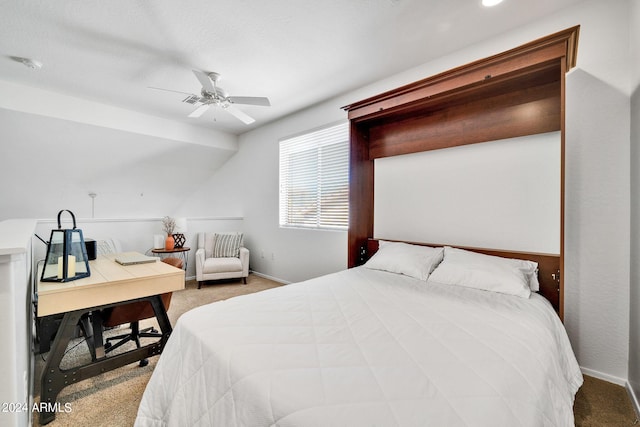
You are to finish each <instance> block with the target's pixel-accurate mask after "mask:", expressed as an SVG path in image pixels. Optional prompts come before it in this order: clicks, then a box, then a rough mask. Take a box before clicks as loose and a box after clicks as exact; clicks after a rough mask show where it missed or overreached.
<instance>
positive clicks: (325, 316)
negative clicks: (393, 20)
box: [136, 27, 582, 427]
mask: <svg viewBox="0 0 640 427" xmlns="http://www.w3.org/2000/svg"><path fill="white" fill-rule="evenodd" d="M578 29H579V27H573V28H571V29H568V30H565V31H561V32H559V33H556V34H552V35H550V36H548V37H545V38H541V39H539V40H536V41H534V42H531V43H528V44H526V45H523V46H521V47H519V48H516V49H512V50H510V51H507V52H504V53H502V54H498V55H494V56H492V57H489V58H486V59H484V60H480V61H476V62H474V63H471V64H468V65H466V66H463V67H458V68H455V69H453V70H450V71H448V72H445V73H441V74H439V75H436V76H433V77H431V78H428V79H425V80H423V81H419V82H416V83H414V84H411V85H407V86H404V87H401V88H398V89H397V90H394V91H391V92H387V93H383V94H380V95H378V96H376V97H373V98H370V99H367V100H363V101H361V102H358V103H355V104H351V105H349V106H347V107H345V110H346V111H347V112H348V116H349V119H350V122H351V130H350V138H351V149H350V160H349V161H350V175H349V194H350V198H349V215H350V218H349V232H348V250H347V252H348V253H347V255H348V263H347V265H348V267H349V269H348V270H345V271H341V272H338V273H334V274H330V275H327V276H323V277H319V278H315V279H312V280H308V281H305V282H301V283H296V284H291V285H286V286H282V287H280V288H276V289H272V290H268V291H263V292H259V293H257V294H251V295H246V296H242V297H236V298H232V299H230V300H227V301H223V302H216V303H214V304H211V305H207V306H204V307H200V308H197V309H194V310H192V311H190V312H188V313H186V314H184V315H183V316H182V317H181V318H180V319H179V321H178V322H177V324H176V327H175V329H174V331H173V333H172V335H171V337H170V339H169V341H168V343H167V346H166V347H165V349H164V351H163V354H162V356H161V357H160V360H159V361H158V365H157V367H156V369H155V371H154V373H153V375H152V377H151V380H150V381H149V384H148V386H147V388H146V390H145V392H144V395H143V398H142V401H141V404H140V407H139V411H138V416H137V418H136V426H140V427H142V426H225V427H227V426H230V427H233V426H282V427H285V426H296V427H299V426H343V425H344V426H437V427H442V426H478V427H484V426H487V427H488V426H490V427H500V426H504V427H512V426H531V427H534V426H535V427H540V426H556V427H561V426H566V427H568V426H573V425H574V422H573V421H574V420H573V401H574V397H575V393H576V391H577V390H578V388H579V387H580V385H581V384H582V375H581V373H580V369H579V367H578V364H577V362H576V358H575V356H574V354H573V352H572V350H571V346H570V343H569V340H568V337H567V334H566V331H565V329H564V327H563V325H562V321H561V319H562V316H563V307H564V304H563V289H564V284H563V280H564V274H563V273H564V262H563V257H564V252H563V251H564V244H563V236H564V216H563V214H562V213H563V206H564V205H563V203H564V202H563V200H564V187H563V186H564V74H565V72H566V71H567V70H569V69H570V68H571V67H573V66H575V54H576V49H577V36H578ZM531 111H535V112H536V114H534V115H532V114H530V112H531ZM551 131H560V132H561V165H560V167H561V182H560V183H559V185H560V186H561V199H562V201H561V209H560V218H559V222H560V224H561V225H560V236H559V240H560V253H559V254H556V255H551V256H546V255H543V256H540V255H539V254H526V253H515V252H514V253H507V254H508V256H506V257H503V256H496V255H504V253H503V252H501V251H497V250H494V249H477V248H476V249H473V250H471V249H472V248H452V247H450V246H447V247H434V246H438V245H426V246H420V248H419V249H418V248H417V247H418V246H419V245H409V244H408V243H403V242H385V243H384V244H383V245H382V247H380V248H378V242H375V241H372V238H373V237H374V210H375V209H374V204H373V194H374V191H373V190H374V174H373V172H374V161H375V159H378V158H382V157H386V156H392V155H401V154H410V153H414V152H419V151H426V150H433V149H441V148H447V147H455V146H459V145H464V144H475V143H481V142H484V141H492V140H498V139H502V138H513V137H518V136H524V135H531V134H536V133H544V132H551ZM524 226H526V224H525V225H524ZM458 243H459V242H458ZM374 246H375V247H374ZM489 247H490V246H489ZM376 251H377V252H376ZM433 251H436V252H435V253H437V254H439V255H434V254H435V253H434V252H433ZM374 252H375V253H374ZM426 252H429V253H430V255H428V254H426Z"/></svg>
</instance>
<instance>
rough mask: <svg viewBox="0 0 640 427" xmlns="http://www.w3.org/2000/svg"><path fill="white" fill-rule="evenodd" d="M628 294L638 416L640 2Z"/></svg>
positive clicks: (635, 17) (634, 32)
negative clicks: (629, 290) (629, 285)
mask: <svg viewBox="0 0 640 427" xmlns="http://www.w3.org/2000/svg"><path fill="white" fill-rule="evenodd" d="M631 4H632V6H631V13H630V14H629V16H630V27H631V37H630V40H631V43H630V46H629V53H630V59H631V67H632V68H631V72H632V75H631V89H632V96H631V292H630V298H629V301H630V322H629V385H630V389H631V390H632V394H633V395H634V396H635V406H636V412H637V413H638V414H640V403H639V402H640V2H639V1H633V2H631Z"/></svg>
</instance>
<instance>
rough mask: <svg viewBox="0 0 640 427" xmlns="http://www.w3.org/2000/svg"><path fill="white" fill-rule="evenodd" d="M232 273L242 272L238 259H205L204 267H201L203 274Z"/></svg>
mask: <svg viewBox="0 0 640 427" xmlns="http://www.w3.org/2000/svg"><path fill="white" fill-rule="evenodd" d="M232 271H242V263H241V262H240V258H236V257H221V258H207V259H205V260H204V266H203V267H202V272H203V273H204V274H211V273H229V272H232Z"/></svg>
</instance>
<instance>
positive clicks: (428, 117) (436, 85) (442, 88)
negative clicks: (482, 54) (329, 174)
mask: <svg viewBox="0 0 640 427" xmlns="http://www.w3.org/2000/svg"><path fill="white" fill-rule="evenodd" d="M579 30H580V27H579V26H576V27H572V28H568V29H566V30H563V31H559V32H557V33H554V34H551V35H549V36H546V37H543V38H540V39H537V40H534V41H532V42H530V43H527V44H524V45H522V46H519V47H517V48H514V49H511V50H508V51H506V52H503V53H500V54H498V55H493V56H490V57H488V58H484V59H481V60H478V61H475V62H472V63H470V64H467V65H463V66H461V67H457V68H454V69H452V70H449V71H446V72H444V73H440V74H437V75H435V76H432V77H429V78H426V79H423V80H420V81H417V82H415V83H412V84H409V85H405V86H402V87H399V88H397V89H395V90H392V91H388V92H385V93H382V94H380V95H377V96H374V97H371V98H367V99H365V100H362V101H359V102H355V103H353V104H350V105H347V106H346V107H344V109H345V110H346V111H347V112H348V116H349V119H350V124H351V134H350V135H351V150H350V154H351V157H350V160H349V162H350V172H349V173H350V175H349V179H350V182H349V237H348V245H349V247H348V266H349V267H354V266H356V265H360V264H362V263H363V262H364V260H365V259H366V257H367V251H368V249H367V248H368V239H370V238H373V229H374V227H373V224H374V210H373V207H374V203H373V194H374V184H375V183H374V159H376V158H381V157H387V156H395V155H399V154H407V153H416V152H421V151H428V150H434V149H440V148H448V147H455V146H460V145H465V144H475V143H480V142H485V141H494V140H499V139H505V138H513V137H519V136H525V135H533V134H538V133H544V132H550V131H560V133H561V180H562V183H561V184H560V185H561V201H560V211H561V218H560V224H561V225H560V231H561V235H560V236H559V239H560V255H559V257H558V256H556V258H558V262H559V265H558V268H557V269H556V270H554V271H553V272H552V273H553V274H556V277H558V272H557V270H559V271H560V273H559V277H560V279H559V288H558V287H556V291H554V292H555V294H557V303H556V302H553V301H552V303H553V304H554V306H555V307H556V310H557V311H558V314H559V315H560V318H563V315H564V282H563V280H564V161H565V159H564V156H565V154H564V153H565V149H564V145H565V136H564V133H565V98H564V90H565V74H566V72H567V71H569V70H570V69H571V68H572V67H574V66H575V64H576V55H577V46H578V34H579ZM454 246H455V245H454ZM478 251H479V252H480V251H485V252H483V253H490V252H492V250H491V249H486V250H485V249H478ZM500 252H502V251H500ZM504 252H507V251H504ZM508 253H509V254H511V255H513V254H516V252H508ZM527 255H528V254H527ZM512 257H515V256H512ZM545 268H546V267H545ZM552 268H554V269H555V266H554V267H552ZM546 274H547V273H545V275H546ZM549 274H551V273H549ZM554 286H555V285H550V288H551V287H554ZM557 289H559V290H557ZM550 298H552V299H553V298H556V297H554V296H552V297H550Z"/></svg>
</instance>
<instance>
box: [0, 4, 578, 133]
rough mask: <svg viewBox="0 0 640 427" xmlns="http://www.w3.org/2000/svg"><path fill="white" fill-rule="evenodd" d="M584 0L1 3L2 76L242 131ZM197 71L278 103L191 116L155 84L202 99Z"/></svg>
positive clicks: (230, 88) (234, 90)
mask: <svg viewBox="0 0 640 427" xmlns="http://www.w3.org/2000/svg"><path fill="white" fill-rule="evenodd" d="M579 1H581V0H505V1H504V2H503V3H502V4H500V5H498V6H496V7H494V8H490V9H488V8H484V7H482V6H481V5H480V0H323V1H317V0H253V1H251V0H189V1H175V0H174V1H169V0H135V1H134V0H109V1H106V2H105V1H101V0H58V1H50V0H29V1H24V0H0V10H1V11H2V12H1V13H0V80H5V81H9V82H16V83H21V84H25V85H29V86H33V87H37V88H42V89H46V90H50V91H54V92H61V93H65V94H67V95H72V96H77V97H81V98H86V99H89V100H93V101H97V102H101V103H105V104H111V105H115V106H118V107H122V108H126V109H130V110H135V111H139V112H143V113H146V114H151V115H155V116H159V117H164V118H169V119H174V120H181V121H185V122H187V123H192V124H194V125H198V126H207V127H211V128H214V129H217V130H221V131H225V132H230V133H234V134H240V133H242V132H245V131H247V130H248V129H252V128H255V127H257V126H260V125H263V124H265V123H267V122H269V121H272V120H275V119H277V118H279V117H282V116H285V115H287V114H290V113H292V112H294V111H297V110H300V109H303V108H305V107H308V106H310V105H313V104H315V103H317V102H320V101H323V100H326V99H329V98H331V97H334V96H336V95H339V94H341V93H344V92H346V91H349V90H353V89H356V88H359V87H361V86H364V85H366V84H369V83H372V82H374V81H377V80H380V79H382V78H385V77H388V76H390V75H393V74H395V73H397V72H400V71H403V70H406V69H408V68H411V67H414V66H417V65H419V64H422V63H425V62H428V61H430V60H432V59H434V58H437V57H439V56H442V55H443V54H446V53H448V52H452V51H455V50H457V49H460V48H462V47H465V46H467V45H470V44H472V43H474V42H477V41H480V40H483V39H486V38H489V37H492V36H496V35H498V34H500V33H503V32H505V31H508V30H510V29H512V28H516V27H518V26H521V25H524V24H526V23H528V22H531V21H535V20H537V19H540V18H541V17H543V16H546V15H548V14H551V13H553V12H555V11H556V10H559V9H561V8H564V7H567V6H569V5H571V4H574V3H578V2H579ZM14 57H28V58H33V59H36V60H38V61H40V62H42V63H43V64H44V65H43V67H42V68H41V69H40V70H31V69H29V68H27V67H25V66H24V65H22V64H21V63H19V62H17V61H16V60H15V59H14ZM192 69H200V70H204V71H216V72H218V73H220V74H221V75H222V80H221V82H220V83H219V86H220V87H222V88H224V89H225V90H226V91H227V92H228V93H229V94H230V95H234V96H266V97H268V98H269V99H270V100H271V104H272V106H271V107H258V106H241V109H242V110H243V111H244V112H246V113H247V114H249V115H250V116H252V117H254V118H255V119H256V122H255V123H254V124H252V125H250V126H247V125H245V124H243V123H242V122H240V121H239V120H237V119H236V118H234V117H232V116H230V115H229V114H228V113H226V112H223V111H220V110H218V109H213V108H212V109H210V110H209V111H208V112H207V113H205V115H203V116H202V117H200V118H198V119H193V118H187V117H186V116H187V115H188V114H189V113H190V112H191V111H192V110H193V109H194V107H193V106H191V105H189V104H185V103H182V102H181V101H182V99H183V98H184V96H183V95H180V94H178V93H172V92H165V91H159V90H152V89H149V87H160V88H166V89H172V90H177V91H183V92H190V93H196V94H197V93H199V90H200V84H199V82H198V81H197V80H196V78H195V76H194V75H193V73H192V72H191V70H192ZM34 102H37V100H34ZM214 119H215V120H214Z"/></svg>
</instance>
